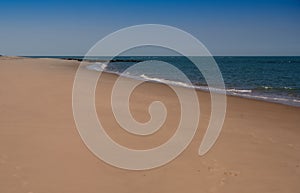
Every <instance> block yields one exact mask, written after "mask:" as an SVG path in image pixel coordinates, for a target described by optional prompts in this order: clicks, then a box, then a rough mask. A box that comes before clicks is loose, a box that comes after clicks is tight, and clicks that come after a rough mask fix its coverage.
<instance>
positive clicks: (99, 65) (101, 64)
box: [86, 62, 107, 72]
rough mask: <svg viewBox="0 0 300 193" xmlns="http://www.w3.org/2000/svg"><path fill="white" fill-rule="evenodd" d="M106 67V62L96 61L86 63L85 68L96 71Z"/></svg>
mask: <svg viewBox="0 0 300 193" xmlns="http://www.w3.org/2000/svg"><path fill="white" fill-rule="evenodd" d="M106 67H107V62H96V63H94V64H90V65H88V66H87V67H86V68H87V69H89V70H96V71H101V72H102V71H105V70H106Z"/></svg>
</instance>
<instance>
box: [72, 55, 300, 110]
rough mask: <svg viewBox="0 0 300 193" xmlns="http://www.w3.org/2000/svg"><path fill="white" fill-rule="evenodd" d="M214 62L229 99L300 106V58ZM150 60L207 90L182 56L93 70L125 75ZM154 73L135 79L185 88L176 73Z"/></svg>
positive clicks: (119, 61)
mask: <svg viewBox="0 0 300 193" xmlns="http://www.w3.org/2000/svg"><path fill="white" fill-rule="evenodd" d="M69 58H70V57H69ZM76 58H77V59H78V58H82V57H76ZM98 59H99V58H98ZM101 59H103V60H105V58H101ZM214 59H215V61H216V63H217V64H218V66H219V69H220V71H221V73H222V76H223V79H224V82H225V85H226V91H227V93H228V94H229V95H237V96H242V97H247V98H254V99H259V100H266V101H270V102H277V103H282V104H287V105H293V106H300V57H229V56H224V57H223V56H217V57H214ZM148 60H158V61H164V62H168V63H170V64H172V65H174V66H175V67H177V68H178V69H180V70H181V71H182V72H184V73H185V74H186V76H187V77H188V78H189V79H190V81H191V83H192V84H193V86H195V87H196V88H199V89H205V86H206V85H207V84H206V81H205V79H204V77H203V76H202V74H201V73H200V72H199V70H198V69H197V68H196V66H195V65H194V64H193V63H191V61H189V59H187V58H186V57H182V56H144V57H141V56H134V57H128V56H126V57H125V56H124V57H117V58H114V61H112V62H110V63H108V65H103V63H102V62H98V63H94V65H92V66H91V67H92V68H91V69H94V70H104V71H108V72H114V73H122V72H123V71H124V70H125V69H127V68H128V67H130V66H132V65H134V64H136V63H137V62H140V61H148ZM154 72H155V73H152V74H131V75H132V76H133V77H134V76H136V77H139V78H144V79H147V80H154V81H159V82H165V83H169V82H170V81H172V82H173V83H175V84H176V82H177V83H178V85H182V86H185V84H180V82H178V80H177V79H176V74H174V73H173V74H168V71H167V72H164V70H163V69H157V71H154ZM187 86H188V85H187Z"/></svg>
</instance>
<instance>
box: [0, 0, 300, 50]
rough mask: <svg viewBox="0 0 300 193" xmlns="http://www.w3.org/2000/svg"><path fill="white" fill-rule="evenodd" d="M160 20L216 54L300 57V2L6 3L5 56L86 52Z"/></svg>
mask: <svg viewBox="0 0 300 193" xmlns="http://www.w3.org/2000/svg"><path fill="white" fill-rule="evenodd" d="M146 23H157V24H165V25H171V26H174V27H178V28H180V29H182V30H185V31H187V32H189V33H191V34H192V35H194V36H195V37H196V38H198V39H199V40H200V41H201V42H202V43H204V44H205V45H206V47H207V48H208V49H209V50H210V52H211V53H212V54H213V55H275V56H281V55H297V56H300V1H299V0H252V1H241V0H240V1H233V0H231V1H220V0H216V1H213V0H211V1H208V0H206V1H201V0H199V1H188V0H178V1H176V0H173V1H170V0H165V1H163V2H162V1H158V0H152V1H147V0H146V1H142V0H140V1H138V0H132V1H113V0H111V1H76V0H74V1H58V0H52V1H50V0H44V1H30V0H29V1H17V0H10V1H2V2H1V11H0V26H1V27H0V54H5V55H84V54H85V53H86V52H87V51H88V50H89V48H90V47H91V46H93V44H95V43H96V42H97V41H98V40H100V39H101V38H103V37H105V36H106V35H108V34H109V33H111V32H114V31H116V30H119V29H121V28H123V27H128V26H131V25H137V24H146Z"/></svg>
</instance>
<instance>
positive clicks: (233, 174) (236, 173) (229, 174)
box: [224, 171, 240, 176]
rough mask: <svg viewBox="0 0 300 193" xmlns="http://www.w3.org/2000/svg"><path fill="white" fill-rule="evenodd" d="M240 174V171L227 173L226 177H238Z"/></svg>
mask: <svg viewBox="0 0 300 193" xmlns="http://www.w3.org/2000/svg"><path fill="white" fill-rule="evenodd" d="M239 174H240V172H239V171H225V172H224V175H225V176H238V175H239Z"/></svg>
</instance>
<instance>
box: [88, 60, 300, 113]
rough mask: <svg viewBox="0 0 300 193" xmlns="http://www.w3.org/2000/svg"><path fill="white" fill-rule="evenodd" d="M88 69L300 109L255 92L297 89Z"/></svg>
mask: <svg viewBox="0 0 300 193" xmlns="http://www.w3.org/2000/svg"><path fill="white" fill-rule="evenodd" d="M87 69H89V70H96V71H101V72H107V73H111V74H117V75H119V76H123V77H126V78H131V79H136V80H143V81H151V82H157V83H163V84H167V85H172V86H180V87H185V88H192V89H197V90H202V91H206V92H214V93H218V94H227V95H231V96H238V97H243V98H249V99H257V100H263V101H268V102H275V103H281V104H285V105H291V106H298V107H300V100H298V99H295V98H283V97H278V96H266V95H263V94H262V93H256V92H254V91H259V90H278V91H280V90H281V91H283V90H285V91H287V90H296V88H292V87H280V88H274V87H269V86H261V87H256V88H254V89H237V88H228V89H225V90H224V89H220V88H212V87H208V86H207V85H206V84H201V83H195V84H189V83H184V82H180V81H175V80H169V79H164V78H157V77H150V76H149V75H146V74H141V75H136V74H130V73H129V72H127V73H121V72H116V71H109V70H107V63H102V62H96V63H94V64H91V65H88V66H87Z"/></svg>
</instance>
